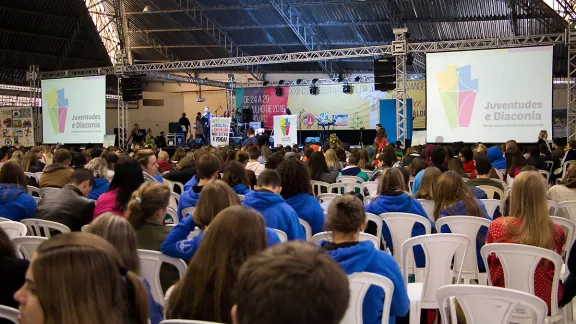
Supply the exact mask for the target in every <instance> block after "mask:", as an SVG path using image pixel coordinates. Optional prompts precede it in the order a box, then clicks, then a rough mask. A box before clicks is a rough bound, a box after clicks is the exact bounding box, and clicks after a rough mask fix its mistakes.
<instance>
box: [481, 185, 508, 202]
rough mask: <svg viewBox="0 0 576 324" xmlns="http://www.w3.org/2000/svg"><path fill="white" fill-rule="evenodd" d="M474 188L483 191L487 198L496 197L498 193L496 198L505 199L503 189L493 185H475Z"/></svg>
mask: <svg viewBox="0 0 576 324" xmlns="http://www.w3.org/2000/svg"><path fill="white" fill-rule="evenodd" d="M476 188H478V189H480V190H482V191H484V192H485V193H486V196H488V199H496V198H495V197H496V195H495V194H498V197H499V198H498V199H500V200H506V197H505V196H504V191H502V190H500V189H498V188H496V187H493V186H476Z"/></svg>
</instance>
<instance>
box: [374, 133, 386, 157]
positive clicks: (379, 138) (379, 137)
mask: <svg viewBox="0 0 576 324" xmlns="http://www.w3.org/2000/svg"><path fill="white" fill-rule="evenodd" d="M374 142H375V143H378V152H380V151H382V150H383V149H384V147H386V145H388V136H386V129H384V128H380V129H379V130H378V133H376V139H374Z"/></svg>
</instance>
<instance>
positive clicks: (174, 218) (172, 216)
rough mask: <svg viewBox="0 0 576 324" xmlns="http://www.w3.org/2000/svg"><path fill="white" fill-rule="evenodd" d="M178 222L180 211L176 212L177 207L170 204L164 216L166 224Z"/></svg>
mask: <svg viewBox="0 0 576 324" xmlns="http://www.w3.org/2000/svg"><path fill="white" fill-rule="evenodd" d="M178 223H179V219H178V213H177V212H176V210H175V209H173V208H172V207H170V206H168V209H166V216H165V217H164V225H167V224H170V225H176V224H178Z"/></svg>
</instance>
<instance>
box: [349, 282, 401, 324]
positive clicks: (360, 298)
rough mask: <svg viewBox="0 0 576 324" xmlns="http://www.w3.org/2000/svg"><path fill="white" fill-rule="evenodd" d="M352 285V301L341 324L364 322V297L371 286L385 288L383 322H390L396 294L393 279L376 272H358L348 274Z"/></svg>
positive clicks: (384, 323)
mask: <svg viewBox="0 0 576 324" xmlns="http://www.w3.org/2000/svg"><path fill="white" fill-rule="evenodd" d="M348 284H349V286H350V301H349V302H348V309H347V310H346V314H344V318H343V319H342V321H340V324H362V323H364V320H363V317H362V306H363V305H364V297H365V296H366V293H367V292H368V289H369V288H370V287H371V286H374V287H380V288H382V290H384V296H385V298H384V301H383V303H384V307H383V309H382V324H388V319H389V317H390V306H391V305H392V295H394V283H393V282H392V280H390V279H388V278H386V277H384V276H382V275H378V274H375V273H370V272H356V273H353V274H351V275H349V276H348Z"/></svg>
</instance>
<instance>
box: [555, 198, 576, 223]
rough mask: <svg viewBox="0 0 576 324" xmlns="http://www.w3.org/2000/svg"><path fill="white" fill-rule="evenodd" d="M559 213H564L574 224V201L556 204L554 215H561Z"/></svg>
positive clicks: (575, 212)
mask: <svg viewBox="0 0 576 324" xmlns="http://www.w3.org/2000/svg"><path fill="white" fill-rule="evenodd" d="M561 213H565V215H567V216H568V218H570V220H571V221H572V222H574V223H575V224H576V200H567V201H563V202H560V203H558V209H557V210H556V215H561Z"/></svg>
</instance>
